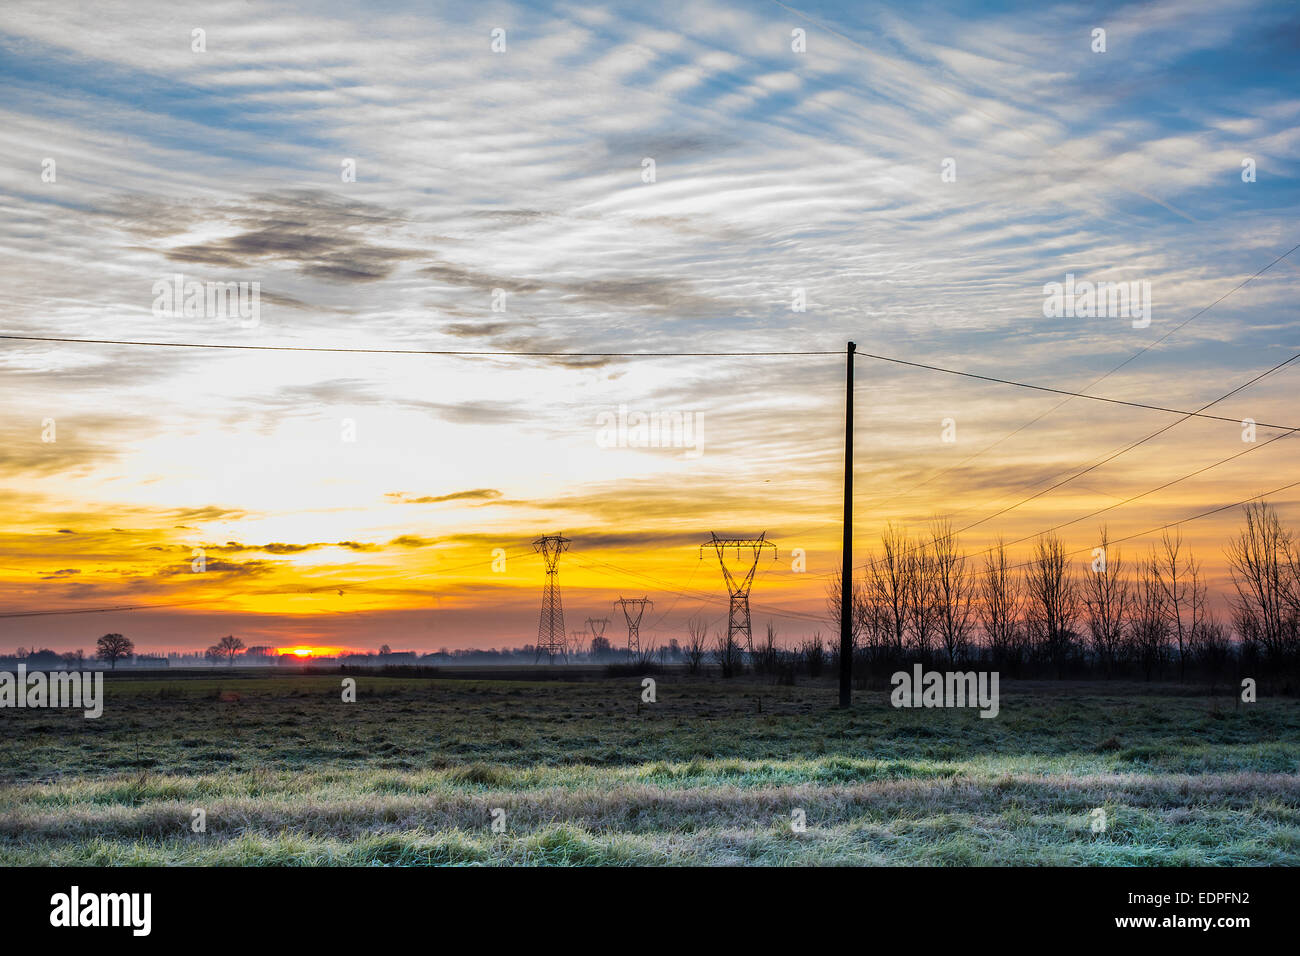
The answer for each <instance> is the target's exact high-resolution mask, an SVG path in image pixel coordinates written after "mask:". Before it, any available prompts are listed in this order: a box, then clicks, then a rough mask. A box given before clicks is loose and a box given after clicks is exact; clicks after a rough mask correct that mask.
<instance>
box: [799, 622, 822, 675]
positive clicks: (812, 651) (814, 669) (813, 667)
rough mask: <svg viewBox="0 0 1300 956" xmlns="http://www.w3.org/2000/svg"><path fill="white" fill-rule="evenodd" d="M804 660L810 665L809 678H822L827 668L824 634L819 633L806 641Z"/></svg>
mask: <svg viewBox="0 0 1300 956" xmlns="http://www.w3.org/2000/svg"><path fill="white" fill-rule="evenodd" d="M803 659H804V662H805V663H806V664H807V665H808V676H809V677H820V676H821V673H822V669H823V668H824V667H825V666H826V645H825V644H823V643H822V633H821V631H817V632H815V633H814V634H813V636H812V638H811V639H810V640H807V641H804V644H803Z"/></svg>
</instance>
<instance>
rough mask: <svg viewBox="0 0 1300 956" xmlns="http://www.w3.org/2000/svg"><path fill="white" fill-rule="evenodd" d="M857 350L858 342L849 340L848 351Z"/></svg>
mask: <svg viewBox="0 0 1300 956" xmlns="http://www.w3.org/2000/svg"><path fill="white" fill-rule="evenodd" d="M857 350H858V343H857V342H850V343H849V351H850V352H856V351H857Z"/></svg>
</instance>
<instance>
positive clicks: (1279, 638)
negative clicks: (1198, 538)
mask: <svg viewBox="0 0 1300 956" xmlns="http://www.w3.org/2000/svg"><path fill="white" fill-rule="evenodd" d="M1243 510H1244V511H1245V513H1246V527H1245V529H1244V530H1243V531H1242V532H1241V534H1240V535H1238V536H1237V537H1236V538H1234V539H1233V540H1232V541H1231V542H1229V544H1228V551H1227V554H1228V567H1229V569H1230V570H1231V572H1232V583H1233V586H1234V587H1235V588H1236V591H1237V597H1236V600H1235V602H1234V610H1235V612H1236V613H1235V615H1234V618H1235V621H1236V624H1237V629H1238V633H1239V634H1240V636H1241V638H1242V640H1243V641H1245V642H1247V643H1248V644H1250V643H1255V644H1259V645H1261V646H1262V647H1263V648H1264V650H1265V652H1267V653H1268V654H1269V655H1270V657H1273V658H1274V659H1275V660H1279V661H1280V660H1282V659H1284V658H1285V657H1286V656H1287V655H1288V653H1289V652H1290V651H1291V650H1292V649H1294V647H1295V643H1296V633H1297V630H1298V628H1297V618H1298V617H1300V615H1297V613H1296V605H1297V603H1298V602H1297V594H1296V579H1295V575H1294V573H1293V572H1294V568H1295V566H1296V562H1295V558H1294V546H1293V542H1292V539H1291V533H1290V532H1289V531H1287V530H1286V529H1285V528H1283V527H1282V522H1281V520H1280V519H1279V518H1278V515H1277V511H1276V510H1275V509H1274V508H1273V506H1272V505H1270V504H1268V503H1267V502H1264V501H1256V502H1253V503H1251V504H1249V505H1246V507H1245V508H1244V509H1243Z"/></svg>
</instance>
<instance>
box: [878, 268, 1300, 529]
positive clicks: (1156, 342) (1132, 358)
mask: <svg viewBox="0 0 1300 956" xmlns="http://www.w3.org/2000/svg"><path fill="white" fill-rule="evenodd" d="M1297 249H1300V243H1296V244H1295V245H1294V246H1292V247H1291V248H1290V249H1288V250H1287V251H1286V252H1284V253H1282V254H1281V255H1280V256H1278V257H1276V258H1275V259H1274V260H1273V261H1272V262H1270V263H1269V264H1268V265H1266V266H1264V267H1263V268H1262V269H1259V270H1258V271H1256V272H1254V273H1253V274H1252V275H1250V276H1247V277H1246V278H1245V279H1243V280H1242V281H1241V282H1238V283H1237V284H1236V285H1235V286H1233V287H1232V288H1231V289H1229V290H1228V291H1227V292H1224V293H1223V294H1222V295H1221V296H1219V297H1218V298H1217V299H1215V300H1214V301H1213V302H1211V303H1210V304H1209V305H1207V306H1205V307H1204V308H1202V309H1199V310H1197V311H1196V312H1194V313H1193V314H1192V315H1190V316H1189V317H1188V318H1186V319H1184V320H1183V321H1182V322H1179V323H1178V324H1177V325H1175V326H1174V327H1173V328H1172V329H1170V330H1169V331H1168V332H1166V333H1165V334H1164V335H1162V336H1160V337H1159V338H1158V339H1156V340H1154V341H1152V342H1148V343H1147V344H1146V345H1144V346H1142V348H1140V349H1138V350H1137V351H1136V352H1134V353H1133V354H1132V355H1130V356H1129V357H1128V358H1126V359H1125V360H1124V361H1122V362H1120V363H1119V364H1118V365H1116V366H1115V367H1114V368H1113V369H1111V370H1110V371H1109V372H1107V373H1106V374H1105V375H1102V376H1100V377H1099V378H1095V379H1093V380H1092V381H1091V382H1090V383H1089V384H1088V385H1086V386H1084V388H1085V389H1092V388H1095V387H1096V386H1097V385H1099V384H1101V383H1102V382H1104V381H1105V380H1106V379H1108V378H1110V377H1111V376H1112V375H1114V374H1115V373H1116V372H1118V371H1119V370H1120V369H1122V368H1124V367H1125V366H1126V365H1128V364H1129V363H1130V362H1133V361H1135V360H1136V359H1138V358H1140V357H1141V356H1143V355H1144V354H1146V353H1147V352H1149V351H1150V350H1151V349H1153V348H1155V347H1156V346H1157V345H1159V344H1160V343H1161V342H1163V341H1164V340H1165V339H1167V338H1169V337H1170V336H1171V335H1173V334H1174V333H1175V332H1177V331H1179V330H1180V329H1182V328H1184V327H1185V326H1187V325H1188V324H1189V323H1191V322H1194V321H1195V320H1196V319H1198V318H1200V317H1201V316H1202V315H1204V314H1205V313H1206V312H1209V311H1210V309H1212V308H1214V307H1215V306H1216V305H1218V304H1219V303H1220V302H1222V301H1223V300H1224V299H1226V298H1228V296H1230V295H1232V294H1233V293H1235V292H1237V291H1239V290H1240V289H1242V288H1243V287H1244V286H1246V285H1247V284H1249V283H1250V282H1253V281H1254V280H1255V279H1258V278H1259V277H1260V276H1262V275H1263V274H1264V273H1265V272H1268V271H1269V270H1270V269H1272V268H1273V267H1274V266H1275V265H1277V264H1278V263H1279V262H1281V261H1283V260H1284V259H1286V258H1287V257H1288V256H1290V255H1291V253H1293V252H1295V251H1296V250H1297ZM1068 396H1069V397H1067V398H1066V399H1065V400H1064V401H1061V402H1057V403H1056V404H1055V405H1053V406H1052V407H1051V408H1049V409H1047V410H1046V411H1044V412H1042V413H1041V414H1039V415H1036V416H1035V417H1033V418H1031V419H1030V420H1029V421H1027V422H1025V423H1024V424H1023V425H1021V426H1020V427H1018V428H1016V429H1014V430H1012V431H1010V432H1008V433H1007V434H1005V435H1003V436H1002V437H1001V438H999V439H998V440H997V441H995V442H993V444H991V445H986V446H985V447H984V448H981V449H980V450H979V451H977V452H976V453H975V454H973V455H970V456H968V457H966V458H964V459H963V460H961V461H960V462H957V463H955V464H952V465H949V466H948V467H946V468H943V469H941V470H940V471H938V472H936V473H935V474H933V475H931V476H930V477H929V478H927V479H925V481H922V482H921V483H920V484H918V485H914V486H913V487H912V489H911V490H912V491H916V489H918V488H924V487H925V486H926V485H928V484H929V483H930V482H932V481H934V480H936V479H938V478H942V477H943V476H944V475H946V474H948V473H949V472H950V471H952V470H953V469H955V468H960V467H962V466H964V465H967V464H969V463H970V462H972V461H974V460H975V459H976V458H979V457H980V456H981V455H983V454H985V453H986V452H990V451H992V450H993V449H994V448H997V447H998V446H999V445H1001V444H1002V443H1003V442H1005V441H1007V440H1008V439H1011V438H1014V437H1015V436H1016V435H1018V434H1020V433H1021V432H1022V431H1024V430H1025V429H1026V428H1029V427H1030V426H1032V425H1036V424H1038V423H1039V422H1040V421H1042V420H1043V419H1044V418H1046V417H1047V416H1048V415H1051V414H1052V413H1054V412H1055V411H1056V410H1057V409H1059V408H1062V407H1064V406H1065V405H1067V404H1069V402H1070V399H1071V398H1079V397H1084V398H1087V397H1089V396H1086V395H1082V394H1081V393H1077V392H1075V393H1068ZM898 498H899V495H894V496H893V497H891V498H888V499H886V501H885V502H884V503H885V504H889V503H890V502H892V501H896V500H897V499H898Z"/></svg>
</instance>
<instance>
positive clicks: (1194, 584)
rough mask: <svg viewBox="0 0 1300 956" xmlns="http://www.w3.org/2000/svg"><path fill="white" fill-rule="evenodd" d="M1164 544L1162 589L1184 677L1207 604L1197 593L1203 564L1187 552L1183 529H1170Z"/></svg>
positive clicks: (1160, 564) (1161, 557) (1167, 530)
mask: <svg viewBox="0 0 1300 956" xmlns="http://www.w3.org/2000/svg"><path fill="white" fill-rule="evenodd" d="M1160 544H1161V550H1160V552H1159V570H1160V589H1161V590H1162V591H1163V592H1164V596H1165V601H1164V604H1165V613H1166V614H1168V615H1169V630H1170V633H1171V634H1172V635H1173V638H1174V641H1175V642H1176V643H1177V644H1178V676H1179V677H1182V676H1184V675H1185V674H1186V671H1187V657H1188V656H1189V645H1190V644H1191V643H1192V636H1193V635H1192V632H1193V631H1194V630H1195V627H1196V625H1197V623H1198V622H1197V616H1198V613H1197V612H1198V610H1200V609H1203V605H1204V600H1203V595H1200V594H1198V593H1197V591H1198V586H1199V577H1200V566H1199V565H1198V564H1197V562H1196V558H1195V557H1194V556H1192V555H1191V553H1190V552H1189V553H1186V554H1184V552H1183V533H1182V531H1178V532H1176V533H1175V534H1170V533H1169V529H1167V528H1166V529H1165V532H1164V535H1163V536H1162V538H1161V541H1160ZM1198 605H1200V606H1201V607H1198Z"/></svg>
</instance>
